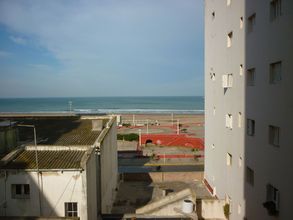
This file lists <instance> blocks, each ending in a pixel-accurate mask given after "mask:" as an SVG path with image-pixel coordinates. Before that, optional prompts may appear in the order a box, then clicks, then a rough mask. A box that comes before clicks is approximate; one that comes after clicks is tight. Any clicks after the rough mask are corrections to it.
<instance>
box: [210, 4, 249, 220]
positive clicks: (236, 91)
mask: <svg viewBox="0 0 293 220" xmlns="http://www.w3.org/2000/svg"><path fill="white" fill-rule="evenodd" d="M244 3H245V1H244V0H232V1H231V4H230V5H229V6H227V0H206V1H205V178H206V180H207V181H208V182H209V184H210V185H211V186H212V187H213V188H214V189H215V191H216V196H217V197H218V198H219V199H221V200H224V199H226V198H227V197H228V196H229V197H230V198H231V200H232V205H231V216H230V219H241V220H242V219H243V217H244V207H245V202H244V168H243V166H239V165H238V160H239V158H240V157H241V158H243V157H244V126H241V127H238V114H239V112H241V114H242V115H244V114H245V112H244V85H245V79H244V75H240V65H241V64H242V65H244V68H245V63H244V52H243V51H244V40H245V39H244V31H245V30H244V28H240V18H241V17H244V15H245V11H244ZM213 13H214V17H213ZM230 32H233V37H232V44H231V47H227V38H228V33H230ZM213 73H215V77H214V79H212V77H211V75H212V74H213ZM226 74H233V82H232V87H230V88H227V89H224V88H223V82H222V77H223V75H226ZM226 114H232V118H233V121H232V129H230V128H226ZM242 119H243V118H242ZM242 124H243V123H242ZM227 153H229V154H231V155H232V165H231V166H227V160H226V159H227ZM238 205H239V206H241V210H240V211H241V212H240V213H238Z"/></svg>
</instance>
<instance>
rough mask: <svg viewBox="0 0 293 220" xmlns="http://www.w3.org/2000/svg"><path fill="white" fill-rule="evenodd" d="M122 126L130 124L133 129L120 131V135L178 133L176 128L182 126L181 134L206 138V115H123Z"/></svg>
mask: <svg viewBox="0 0 293 220" xmlns="http://www.w3.org/2000/svg"><path fill="white" fill-rule="evenodd" d="M172 121H173V122H172ZM121 122H122V124H130V125H131V127H128V128H127V127H123V128H120V129H118V133H137V132H138V129H141V131H142V133H146V132H147V130H148V132H149V133H153V134H155V133H159V134H164V133H165V134H169V133H174V132H176V126H177V125H178V123H179V124H180V133H185V134H187V135H189V136H192V137H198V138H203V137H204V115H203V114H201V115H199V114H198V115H197V114H176V115H175V114H174V115H173V116H172V115H171V114H133V115H132V114H123V115H121Z"/></svg>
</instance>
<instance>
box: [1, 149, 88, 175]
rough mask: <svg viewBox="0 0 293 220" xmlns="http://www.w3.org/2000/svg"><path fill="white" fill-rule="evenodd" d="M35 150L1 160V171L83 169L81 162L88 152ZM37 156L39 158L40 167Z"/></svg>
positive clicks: (23, 150)
mask: <svg viewBox="0 0 293 220" xmlns="http://www.w3.org/2000/svg"><path fill="white" fill-rule="evenodd" d="M34 149H35V147H26V148H25V149H18V150H15V151H14V152H12V153H11V154H10V155H7V156H6V157H4V158H3V159H2V160H1V163H2V166H1V165H0V169H25V170H30V169H32V170H35V169H37V168H39V169H40V170H47V169H49V170H52V169H54V170H66V169H82V166H81V162H82V159H83V156H84V155H85V154H86V150H87V148H84V149H80V148H79V149H78V148H77V149H65V148H59V149H57V148H52V149H50V150H49V149H48V148H42V147H37V151H35V150H34ZM36 154H37V156H38V167H37V164H36Z"/></svg>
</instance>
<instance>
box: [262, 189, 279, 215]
mask: <svg viewBox="0 0 293 220" xmlns="http://www.w3.org/2000/svg"><path fill="white" fill-rule="evenodd" d="M279 202H280V193H279V190H278V189H277V188H275V187H274V186H272V185H271V184H267V199H266V202H265V203H263V206H264V207H265V208H266V209H267V210H268V212H269V215H278V212H279Z"/></svg>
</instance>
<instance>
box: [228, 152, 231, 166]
mask: <svg viewBox="0 0 293 220" xmlns="http://www.w3.org/2000/svg"><path fill="white" fill-rule="evenodd" d="M227 166H232V154H229V153H227Z"/></svg>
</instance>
